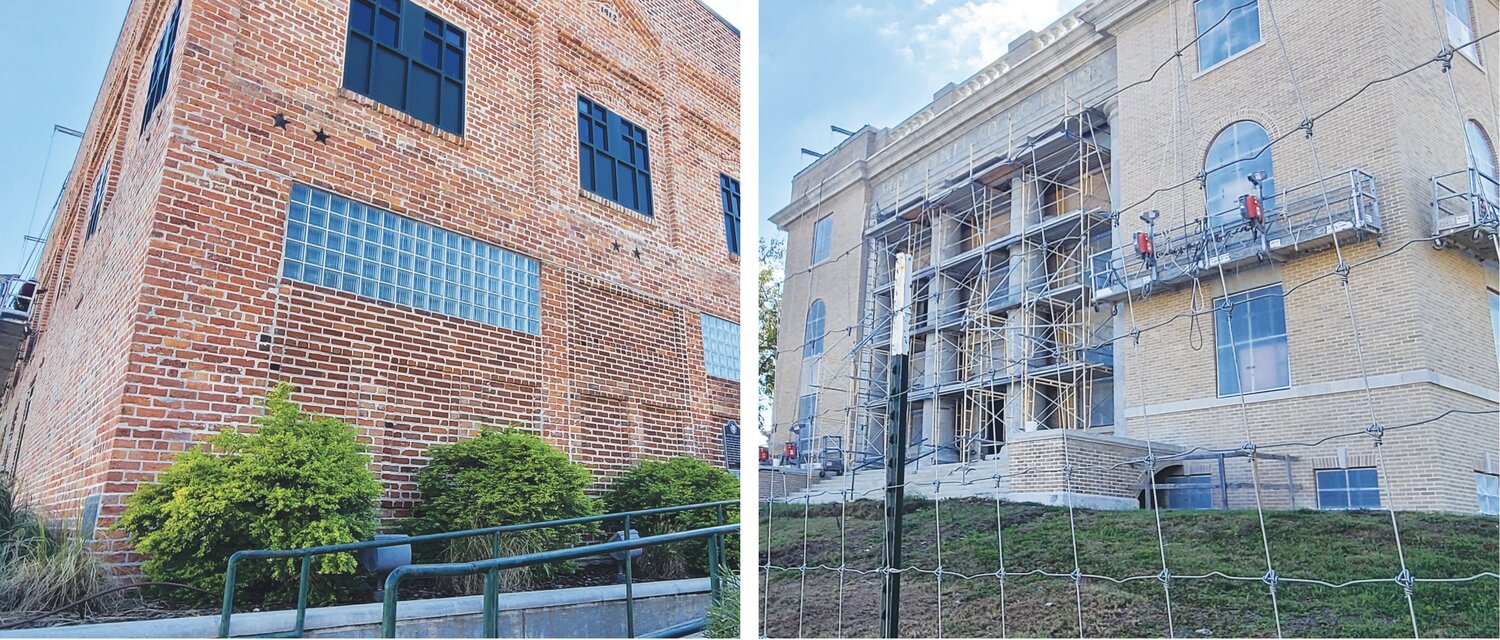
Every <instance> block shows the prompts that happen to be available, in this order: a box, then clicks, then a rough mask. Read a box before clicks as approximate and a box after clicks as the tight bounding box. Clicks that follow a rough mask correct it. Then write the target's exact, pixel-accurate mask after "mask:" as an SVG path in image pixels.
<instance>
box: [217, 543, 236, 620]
mask: <svg viewBox="0 0 1500 640" xmlns="http://www.w3.org/2000/svg"><path fill="white" fill-rule="evenodd" d="M239 560H240V552H238V551H236V552H234V553H232V554H230V555H229V567H228V568H227V569H225V570H224V603H223V607H222V608H221V609H220V610H219V637H220V638H228V637H229V616H230V615H231V614H232V613H233V612H234V578H235V569H236V568H237V567H236V565H237V564H238V563H239Z"/></svg>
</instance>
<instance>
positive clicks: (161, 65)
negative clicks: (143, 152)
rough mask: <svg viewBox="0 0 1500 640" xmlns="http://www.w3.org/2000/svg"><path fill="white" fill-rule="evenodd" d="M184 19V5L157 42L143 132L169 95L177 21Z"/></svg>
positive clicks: (142, 121)
mask: <svg viewBox="0 0 1500 640" xmlns="http://www.w3.org/2000/svg"><path fill="white" fill-rule="evenodd" d="M181 17H182V3H181V2H179V3H177V7H176V8H174V9H172V17H171V18H170V19H169V20H167V26H166V28H165V29H163V30H162V32H161V38H160V39H159V40H157V41H156V57H155V58H153V59H152V61H151V83H150V84H148V85H147V86H146V112H145V116H144V117H142V118H141V131H145V130H146V125H148V124H151V115H152V114H154V113H156V105H158V104H161V100H162V98H164V97H166V95H167V80H168V79H170V78H171V76H172V51H173V50H174V49H175V48H176V47H177V21H178V19H179V18H181Z"/></svg>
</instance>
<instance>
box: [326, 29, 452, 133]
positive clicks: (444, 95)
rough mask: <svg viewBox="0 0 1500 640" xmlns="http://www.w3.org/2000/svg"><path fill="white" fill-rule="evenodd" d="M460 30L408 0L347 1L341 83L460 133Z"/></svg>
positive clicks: (409, 113)
mask: <svg viewBox="0 0 1500 640" xmlns="http://www.w3.org/2000/svg"><path fill="white" fill-rule="evenodd" d="M466 47H467V43H466V42H465V36H464V32H463V31H462V30H460V29H459V28H458V27H455V26H453V25H451V24H449V23H448V22H447V21H446V20H443V19H442V18H439V17H438V16H437V15H436V14H433V13H432V12H430V11H427V10H426V9H423V8H422V7H419V6H417V5H415V4H413V3H411V2H410V1H409V0H350V1H349V33H348V38H347V40H346V42H345V47H344V87H345V88H346V89H348V90H350V91H353V92H355V93H358V94H360V95H364V96H369V97H370V98H372V99H374V100H375V101H376V102H379V103H381V104H383V105H386V106H388V107H391V108H393V109H398V110H400V111H402V112H403V113H406V114H407V115H410V116H411V117H413V118H416V119H418V120H421V121H422V122H426V123H428V124H431V125H433V126H435V127H437V128H439V129H442V130H444V131H447V132H449V133H452V134H454V135H463V132H464V58H465V56H467V55H468V52H467V49H466Z"/></svg>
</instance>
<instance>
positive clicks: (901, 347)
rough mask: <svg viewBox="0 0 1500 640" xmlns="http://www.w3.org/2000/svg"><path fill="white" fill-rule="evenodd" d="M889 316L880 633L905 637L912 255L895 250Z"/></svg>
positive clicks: (884, 636)
mask: <svg viewBox="0 0 1500 640" xmlns="http://www.w3.org/2000/svg"><path fill="white" fill-rule="evenodd" d="M895 271H896V274H895V275H896V282H895V287H894V291H893V293H894V299H893V300H892V303H893V305H894V309H893V312H892V314H891V363H890V367H891V368H890V379H889V381H888V387H887V388H888V393H887V394H886V409H885V563H884V564H885V567H886V569H887V571H886V573H885V575H884V576H883V577H882V580H881V583H880V637H882V638H897V637H900V636H901V633H900V629H901V574H900V573H899V572H898V570H899V569H900V568H901V515H902V513H903V509H902V503H904V502H905V501H906V392H907V385H908V382H909V381H908V380H907V342H906V327H907V319H908V318H909V317H910V315H909V314H910V313H911V256H910V255H908V254H906V253H898V254H896V269H895Z"/></svg>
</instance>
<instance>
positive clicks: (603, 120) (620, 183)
mask: <svg viewBox="0 0 1500 640" xmlns="http://www.w3.org/2000/svg"><path fill="white" fill-rule="evenodd" d="M648 147H649V143H648V142H647V140H646V130H645V129H644V128H641V127H640V126H638V125H636V124H635V123H634V122H631V121H629V120H626V119H624V118H621V117H620V116H619V114H616V113H614V112H613V111H610V110H609V109H606V108H604V106H603V105H600V104H599V103H597V102H594V101H593V100H590V99H588V98H585V97H583V96H578V184H579V186H581V187H583V188H584V189H586V190H588V191H589V192H590V193H593V194H594V195H597V196H599V197H601V198H604V199H606V200H610V201H612V202H614V203H615V204H618V205H620V206H622V207H625V208H626V209H631V210H633V211H636V212H638V213H640V214H642V215H647V216H649V215H652V210H651V156H650V151H649V149H648Z"/></svg>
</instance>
